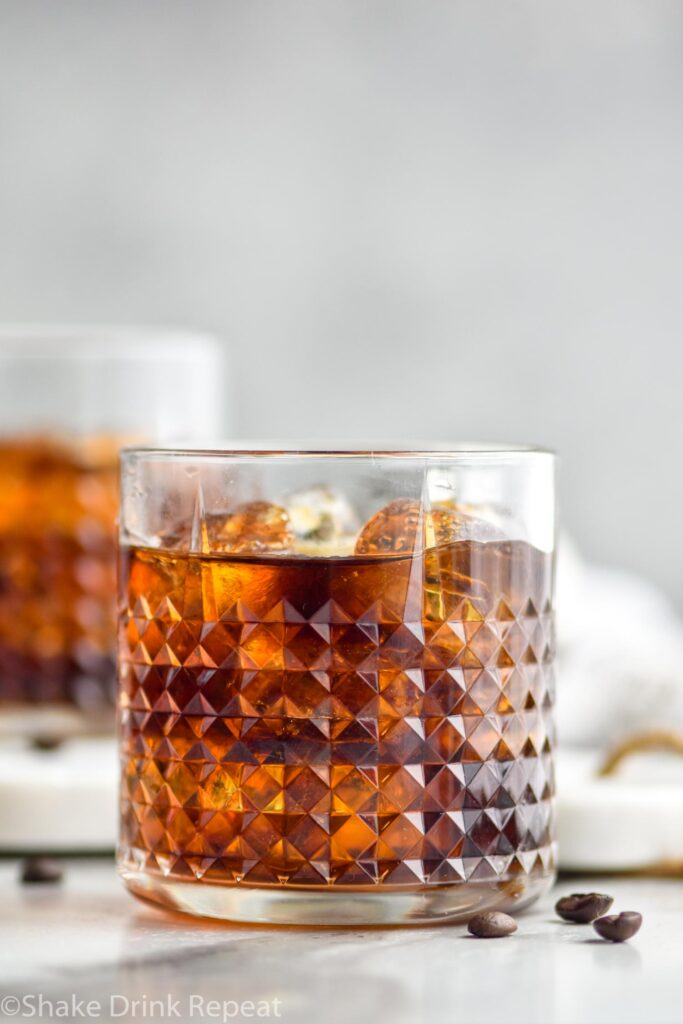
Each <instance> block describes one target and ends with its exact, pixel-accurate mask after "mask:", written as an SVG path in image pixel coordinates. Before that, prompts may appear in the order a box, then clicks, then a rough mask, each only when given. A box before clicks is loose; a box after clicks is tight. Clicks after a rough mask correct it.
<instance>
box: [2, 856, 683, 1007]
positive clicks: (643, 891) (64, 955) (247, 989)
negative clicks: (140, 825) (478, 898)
mask: <svg viewBox="0 0 683 1024" xmlns="http://www.w3.org/2000/svg"><path fill="white" fill-rule="evenodd" d="M17 878H18V865H17V862H16V861H13V860H5V861H1V862H0V985H1V989H2V997H3V998H4V1002H3V999H0V1010H3V1011H4V1014H5V1016H4V1019H13V1020H21V1019H26V1018H27V1016H28V1013H29V1011H30V1010H31V1007H34V1008H35V1007H36V1006H37V1005H38V1004H37V1002H36V1000H37V999H38V998H39V997H40V996H41V995H42V997H43V998H44V999H49V1000H51V1001H52V1002H53V1004H54V1011H53V1012H54V1013H55V1015H56V1014H57V1013H58V1011H59V1010H60V1009H61V1008H62V1007H61V1005H59V1006H58V1005H57V1003H58V1002H59V1001H60V1000H66V1001H67V1004H71V1005H72V1004H73V1000H81V1001H83V1002H84V1003H87V1002H88V1001H89V1000H93V1001H95V1005H94V1006H93V1007H92V1008H90V1009H88V1008H87V1007H85V1010H80V1011H79V1010H78V1009H77V1010H76V1011H75V1012H74V1011H70V1013H73V1017H71V1016H70V1017H69V1019H75V1018H78V1019H83V1016H85V1019H88V1017H90V1018H91V1019H103V1020H112V1019H116V1020H121V1021H129V1020H131V1021H132V1020H143V1019H144V1020H146V1021H148V1020H152V1019H154V1020H187V1021H189V1020H192V1021H201V1020H204V1021H208V1020H221V1021H222V1020H236V1021H240V1020H246V1019H248V1018H250V1017H251V1016H254V1017H256V1015H257V1014H258V1012H259V1011H261V1016H262V1017H263V1016H265V1011H266V1008H267V1009H268V1012H269V1016H270V1017H273V1018H274V1017H276V1016H279V1019H281V1020H282V1021H283V1022H285V1024H290V1022H291V1024H313V1022H316V1024H317V1022H324V1024H356V1022H361V1024H364V1022H366V1021H367V1022H371V1021H372V1022H373V1024H383V1022H385V1021H386V1022H387V1024H389V1022H391V1024H404V1022H405V1024H423V1022H424V1024H427V1022H429V1024H440V1022H442V1021H443V1022H444V1024H445V1022H449V1024H450V1022H454V1021H456V1022H457V1021H462V1022H466V1024H479V1022H486V1024H489V1022H491V1024H493V1022H495V1024H517V1022H519V1024H536V1022H538V1024H555V1022H556V1024H565V1022H567V1024H575V1022H579V1021H581V1022H586V1024H602V1022H619V1024H664V1022H666V1024H682V1022H683V881H676V880H646V879H627V878H621V879H616V878H610V879H607V878H600V879H595V878H593V879H590V878H580V879H579V878H571V879H562V880H561V881H560V882H559V883H558V885H557V886H556V888H555V889H554V891H553V892H552V893H550V894H549V895H548V896H546V897H544V898H543V899H542V900H541V901H540V902H539V903H538V904H537V905H536V906H535V907H533V908H532V909H530V910H529V911H527V912H526V913H524V914H522V915H521V916H520V918H519V931H518V932H517V934H516V935H514V936H511V937H509V938H506V939H500V940H483V939H474V938H471V937H469V936H468V935H467V933H466V931H465V929H464V927H462V926H441V927H436V928H404V929H387V930H361V929H357V928H354V929H349V930H334V931H332V930H322V931H320V930H319V931H316V930H311V929H269V928H264V927H259V928H252V927H246V926H236V925H224V924H220V923H216V924H213V923H211V922H206V921H202V922H195V921H193V920H192V919H190V918H183V917H181V916H180V915H177V916H175V915H170V914H166V913H164V912H162V911H158V910H156V909H155V908H154V907H151V906H148V905H146V904H144V903H141V902H138V901H136V900H135V899H133V898H132V897H131V896H129V895H128V894H127V893H126V892H125V890H124V889H123V887H122V885H121V883H120V882H119V880H118V878H117V877H116V874H115V871H114V868H113V864H112V863H111V862H110V861H109V860H105V859H102V860H78V861H77V860H71V861H67V862H66V875H65V879H64V882H63V884H61V885H58V886H32V887H31V886H20V885H19V884H18V882H17ZM594 889H597V890H598V891H602V892H609V893H611V894H612V895H614V897H615V904H614V910H638V911H640V912H642V914H643V917H644V923H643V927H642V929H641V931H640V933H639V934H638V935H637V936H636V937H635V938H634V939H632V940H631V942H629V943H625V944H622V945H614V944H611V943H605V942H602V941H601V940H599V939H598V938H597V936H596V935H595V933H594V932H593V929H592V928H591V927H590V925H588V926H578V925H571V924H565V923H563V922H561V921H560V920H559V919H558V918H557V917H556V916H555V915H554V913H553V909H552V908H553V904H554V902H555V900H556V899H558V898H559V896H560V895H564V894H567V893H569V892H582V891H583V892H586V891H591V890H594ZM15 997H16V999H20V1000H21V999H23V998H24V997H30V999H29V1001H28V1002H25V1003H24V1005H23V1007H19V1010H17V1003H16V1001H13V1000H14V999H15ZM8 999H9V1001H8ZM136 999H137V1000H140V1003H139V1004H138V1006H137V1007H136V1006H134V1005H133V1002H132V1001H133V1000H136ZM274 999H277V1000H279V1002H277V1003H273V1002H272V1000H274ZM31 1000H32V1002H31ZM151 1000H160V1001H161V1002H160V1003H158V1004H154V1006H153V1007H152V1004H151V1002H150V1001H151ZM202 1000H203V1002H202ZM210 1000H216V1001H218V1002H217V1004H216V1005H213V1004H211V1003H210V1002H209V1001H210ZM245 1001H246V1005H242V1010H243V1011H244V1012H242V1011H240V1012H238V1013H237V1015H235V1012H236V1005H235V1004H238V1005H239V1004H244V1003H245ZM265 1001H268V1003H267V1005H266V1002H265ZM224 1002H225V1007H223V1005H222V1004H223V1003H224ZM250 1003H253V1004H254V1008H253V1010H252V1008H251V1006H250ZM219 1004H220V1005H219ZM98 1008H99V1009H98ZM42 1014H43V1019H50V1013H49V1007H48V1006H47V1004H45V1003H44V1004H43V1011H42ZM79 1014H80V1016H79ZM0 1016H1V1014H0ZM34 1019H39V1018H38V1014H36V1015H35V1018H34Z"/></svg>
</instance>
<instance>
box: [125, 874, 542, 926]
mask: <svg viewBox="0 0 683 1024" xmlns="http://www.w3.org/2000/svg"><path fill="white" fill-rule="evenodd" d="M121 875H122V878H123V880H124V882H125V884H126V886H127V887H128V889H129V890H130V891H131V892H132V893H133V894H134V895H135V896H139V897H140V898H142V899H144V900H148V901H151V902H152V903H156V904H158V905H160V906H162V907H165V908H166V909H167V910H175V911H180V912H181V913H185V914H192V915H195V916H199V917H212V918H219V919H221V920H225V921H238V922H242V923H248V924H270V925H304V926H310V927H325V926H327V927H344V926H349V927H358V926H361V925H362V926H373V925H374V926H390V925H426V924H449V923H452V924H457V923H458V922H462V921H467V920H468V919H469V918H470V917H472V915H473V914H475V913H478V912H480V911H483V910H503V911H506V912H508V913H517V912H518V911H520V910H523V909H524V908H525V907H527V906H529V904H530V903H533V902H534V900H536V899H538V897H539V896H541V895H542V894H543V893H544V892H546V891H547V890H548V889H549V888H550V886H551V885H552V883H553V881H554V875H552V874H549V875H541V876H534V877H531V878H530V877H526V878H515V879H510V880H508V881H500V882H462V883H459V884H457V885H443V886H434V887H433V888H424V889H402V888H393V889H392V888H389V887H387V888H386V889H381V890H378V889H377V888H370V887H367V888H366V887H361V886H349V887H348V888H345V889H337V890H334V891H332V890H330V889H325V888H314V887H310V886H306V887H303V886H302V887H299V888H294V887H291V888H289V887H288V888H284V887H283V888H276V887H274V886H260V887H258V886H250V887H247V886H242V885H229V884H228V885H220V884H214V883H211V882H195V881H192V882H183V881H178V880H174V879H171V878H164V877H163V876H162V875H154V874H152V873H150V872H144V873H143V872H137V871H131V870H129V869H127V868H125V869H123V870H122V872H121Z"/></svg>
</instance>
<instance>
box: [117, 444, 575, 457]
mask: <svg viewBox="0 0 683 1024" xmlns="http://www.w3.org/2000/svg"><path fill="white" fill-rule="evenodd" d="M265 444H266V443H265V442H264V447H256V446H252V444H251V443H250V444H249V445H245V444H244V442H235V443H233V445H232V446H231V445H230V443H229V442H220V443H218V444H214V445H210V446H202V445H188V444H173V445H171V444H168V445H154V444H131V445H126V446H125V447H123V448H122V449H121V458H122V459H127V458H135V457H141V458H144V457H145V456H148V457H150V458H154V459H159V460H163V461H169V462H172V461H174V460H176V459H198V460H203V459H219V460H226V461H228V460H231V459H232V460H237V461H249V460H252V461H253V460H256V461H258V460H264V461H266V460H277V459H282V460H287V459H307V460H308V459H310V460H315V459H321V460H322V459H349V460H351V459H372V460H387V461H390V460H401V461H409V460H411V459H416V460H428V461H435V462H438V461H439V460H448V461H458V460H463V461H465V460H468V459H469V460H472V459H482V460H484V461H494V462H495V461H496V460H507V459H518V458H520V459H527V458H538V457H541V458H549V459H552V460H554V459H556V457H557V453H556V452H555V451H554V450H553V449H552V448H546V447H542V446H540V445H525V444H496V445H493V444H481V445H477V444H474V443H468V444H463V445H457V444H456V445H453V444H447V443H444V444H443V445H440V446H439V445H436V444H434V443H429V444H424V446H422V445H421V446H419V447H415V448H409V447H406V446H405V445H403V446H401V445H373V446H372V447H365V448H363V447H351V445H349V446H347V447H342V446H337V447H333V446H330V447H327V446H325V447H319V448H315V447H308V446H305V445H292V446H290V445H289V444H287V445H284V444H283V445H281V446H279V447H274V446H273V447H265Z"/></svg>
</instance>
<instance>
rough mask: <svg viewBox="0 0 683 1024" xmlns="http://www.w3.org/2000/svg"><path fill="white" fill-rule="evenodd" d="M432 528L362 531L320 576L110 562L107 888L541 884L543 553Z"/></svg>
mask: <svg viewBox="0 0 683 1024" xmlns="http://www.w3.org/2000/svg"><path fill="white" fill-rule="evenodd" d="M385 520H386V516H385V519H384V520H382V522H381V524H380V525H381V531H380V533H381V537H383V538H385V537H386V535H387V523H386V521H385ZM433 526H434V529H433V534H432V536H433V537H434V538H435V540H434V542H435V543H436V544H438V545H439V546H438V547H431V548H430V547H427V549H426V550H422V551H420V550H414V545H412V544H408V545H404V544H403V543H400V544H399V545H398V548H399V550H398V551H396V550H395V548H394V550H388V551H387V547H389V548H391V547H392V544H391V543H390V542H386V541H385V540H382V542H381V543H380V545H379V549H373V547H372V543H371V541H372V537H371V536H369V535H368V533H367V532H366V533H365V539H364V540H363V541H362V542H361V541H359V550H361V551H362V553H360V554H356V555H345V556H344V557H338V558H329V557H303V556H297V555H291V554H270V553H263V552H256V553H253V552H252V553H241V554H240V553H237V554H236V553H234V552H227V553H226V552H219V553H207V554H206V555H201V556H200V555H191V554H187V553H182V552H174V551H170V550H163V549H161V550H160V549H151V548H145V547H139V548H135V547H132V548H131V547H128V548H124V549H123V551H122V565H121V573H120V579H121V616H120V725H121V750H122V807H121V811H122V832H121V842H120V851H119V857H120V863H121V866H122V868H123V869H124V871H126V870H129V871H131V872H138V873H145V874H148V875H149V874H150V873H151V874H154V873H156V874H158V875H162V876H164V877H165V878H167V879H177V880H179V881H190V882H191V881H194V880H203V881H206V882H214V883H222V884H231V883H246V884H248V885H253V886H278V887H282V886H283V885H284V886H285V887H287V886H291V887H295V886H296V887H303V888H309V889H311V888H313V887H325V888H326V889H328V890H329V889H330V888H334V889H340V890H346V891H350V890H351V888H352V887H363V888H364V889H367V888H368V887H370V888H371V889H377V888H378V887H381V888H382V889H383V890H384V889H386V890H390V889H391V888H396V889H401V888H405V887H413V888H415V887H435V886H448V885H452V884H453V883H462V882H465V881H467V882H482V883H487V882H488V883H490V882H496V883H498V882H509V883H510V885H511V886H512V891H513V890H514V885H515V883H516V881H517V880H521V881H523V880H524V879H529V878H532V877H536V876H539V877H541V876H545V875H548V874H550V873H551V872H552V870H553V867H554V857H555V853H554V827H553V769H552V760H551V747H552V739H553V737H552V728H551V719H550V711H551V706H552V700H553V676H552V660H553V623H552V609H551V576H552V566H551V561H552V556H551V555H549V554H546V553H543V552H541V551H539V550H537V549H536V548H534V547H532V546H530V545H529V544H527V543H525V542H522V541H503V540H499V539H495V540H484V541H479V540H473V539H457V533H456V535H455V536H456V539H454V540H450V541H449V537H448V535H447V534H446V533H444V530H442V529H441V527H440V525H439V523H437V522H436V521H435V522H434V524H433ZM366 530H367V527H366ZM362 537H363V534H361V538H362ZM406 547H407V548H408V550H405V548H406ZM402 548H403V550H401V549H402Z"/></svg>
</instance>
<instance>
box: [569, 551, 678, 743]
mask: <svg viewBox="0 0 683 1024" xmlns="http://www.w3.org/2000/svg"><path fill="white" fill-rule="evenodd" d="M557 627H558V691H557V724H558V733H559V741H560V744H567V745H572V746H581V747H602V748H604V747H605V746H607V745H609V744H611V743H614V742H615V741H618V740H619V739H621V738H623V737H624V736H626V735H628V734H630V733H635V732H640V731H643V730H645V729H653V728H664V729H676V730H680V731H683V623H682V622H681V620H680V619H679V617H678V616H677V614H676V611H675V609H674V608H673V606H672V605H671V603H670V602H669V601H668V599H667V598H666V597H665V595H664V594H662V593H661V592H660V591H659V590H658V589H657V587H655V586H654V585H653V584H651V583H649V582H648V581H647V580H644V579H641V578H640V577H639V576H637V575H635V574H633V573H630V572H626V571H624V570H621V569H611V568H604V567H601V566H596V565H591V564H589V563H587V562H585V561H584V560H583V559H582V558H581V557H580V555H579V553H578V552H577V550H576V547H575V546H574V545H573V543H572V542H571V540H570V539H569V538H567V537H563V538H562V541H561V544H560V554H559V559H558V570H557Z"/></svg>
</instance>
